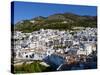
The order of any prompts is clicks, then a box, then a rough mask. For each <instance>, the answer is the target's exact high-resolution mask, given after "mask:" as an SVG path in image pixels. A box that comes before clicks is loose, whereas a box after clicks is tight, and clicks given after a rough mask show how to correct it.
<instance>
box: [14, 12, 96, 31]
mask: <svg viewBox="0 0 100 75" xmlns="http://www.w3.org/2000/svg"><path fill="white" fill-rule="evenodd" d="M32 20H34V21H35V22H34V23H32V22H30V20H23V22H21V23H20V22H19V23H17V24H15V26H14V29H15V30H19V31H23V32H32V31H36V30H39V29H41V28H43V29H59V30H70V29H72V27H78V26H79V27H97V16H79V15H75V14H72V13H65V14H55V15H52V16H49V17H47V18H44V17H36V18H34V19H32ZM64 21H66V22H67V23H63V22H64Z"/></svg>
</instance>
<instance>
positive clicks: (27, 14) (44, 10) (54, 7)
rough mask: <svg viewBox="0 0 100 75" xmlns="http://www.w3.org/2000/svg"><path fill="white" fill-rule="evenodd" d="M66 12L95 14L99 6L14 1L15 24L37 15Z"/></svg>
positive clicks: (45, 15)
mask: <svg viewBox="0 0 100 75" xmlns="http://www.w3.org/2000/svg"><path fill="white" fill-rule="evenodd" d="M66 12H71V13H75V14H79V15H91V16H95V15H97V8H96V7H95V6H80V5H67V4H47V3H33V2H14V24H15V23H17V22H18V21H20V20H25V19H32V18H34V17H37V16H44V17H47V16H49V15H52V14H54V13H66Z"/></svg>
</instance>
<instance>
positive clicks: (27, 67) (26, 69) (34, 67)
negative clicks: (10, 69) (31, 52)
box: [14, 61, 52, 73]
mask: <svg viewBox="0 0 100 75" xmlns="http://www.w3.org/2000/svg"><path fill="white" fill-rule="evenodd" d="M48 71H52V68H51V67H46V66H43V65H41V64H40V62H39V61H34V62H33V63H31V64H26V63H23V64H22V65H16V66H14V73H32V72H48Z"/></svg>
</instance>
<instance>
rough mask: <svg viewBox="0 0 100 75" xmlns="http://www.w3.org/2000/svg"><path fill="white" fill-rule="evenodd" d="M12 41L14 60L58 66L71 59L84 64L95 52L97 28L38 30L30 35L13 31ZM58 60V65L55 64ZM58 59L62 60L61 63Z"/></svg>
mask: <svg viewBox="0 0 100 75" xmlns="http://www.w3.org/2000/svg"><path fill="white" fill-rule="evenodd" d="M13 39H14V43H13V44H14V45H13V48H12V49H13V50H14V58H16V59H25V60H46V61H50V62H53V63H54V64H59V65H58V66H61V64H63V63H69V62H72V60H73V59H72V58H74V60H73V61H74V62H75V61H80V60H81V58H84V59H83V60H84V62H86V60H85V59H86V58H87V57H89V56H90V55H92V53H93V52H97V28H89V27H87V28H81V29H76V28H75V29H74V30H68V31H65V30H53V29H40V30H39V31H34V32H32V33H22V32H21V31H15V32H14V37H13ZM95 56H96V54H95ZM53 57H54V58H55V59H54V58H53ZM58 57H60V58H58ZM56 58H57V59H56ZM58 59H59V63H58V62H56V61H58ZM60 59H63V63H62V60H61V61H60Z"/></svg>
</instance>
